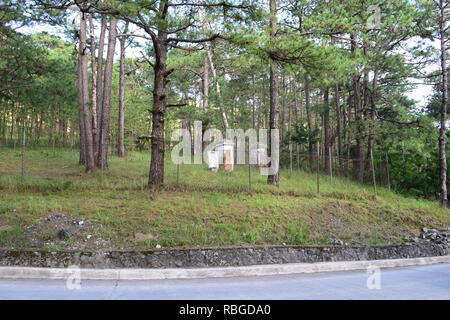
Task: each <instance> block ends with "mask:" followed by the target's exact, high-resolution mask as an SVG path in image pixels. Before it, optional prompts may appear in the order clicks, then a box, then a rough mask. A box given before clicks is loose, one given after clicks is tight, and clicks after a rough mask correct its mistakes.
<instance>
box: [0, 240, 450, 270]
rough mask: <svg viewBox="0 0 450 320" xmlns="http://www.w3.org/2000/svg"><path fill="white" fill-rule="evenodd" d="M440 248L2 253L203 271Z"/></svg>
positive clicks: (1, 262) (422, 253)
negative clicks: (210, 268)
mask: <svg viewBox="0 0 450 320" xmlns="http://www.w3.org/2000/svg"><path fill="white" fill-rule="evenodd" d="M449 253H450V252H449V250H448V249H444V248H443V247H442V246H440V245H437V244H432V243H430V244H403V245H393V246H370V247H363V246H348V247H347V246H335V247H321V246H308V247H304V246H270V247H251V248H248V247H237V248H203V249H159V250H114V251H77V250H54V249H0V266H23V267H48V268H58V267H68V266H70V265H77V266H79V267H81V268H96V269H97V268H113V269H114V268H204V267H229V266H250V265H266V264H283V263H314V262H329V261H361V260H381V259H403V258H418V257H433V256H442V255H446V254H449Z"/></svg>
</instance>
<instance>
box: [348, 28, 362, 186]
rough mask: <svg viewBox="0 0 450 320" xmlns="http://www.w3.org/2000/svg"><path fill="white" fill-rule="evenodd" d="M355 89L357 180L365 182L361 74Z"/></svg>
mask: <svg viewBox="0 0 450 320" xmlns="http://www.w3.org/2000/svg"><path fill="white" fill-rule="evenodd" d="M351 39H352V41H351V51H352V53H355V52H356V41H355V37H354V35H353V34H352V35H351ZM353 91H354V103H355V121H356V122H357V132H356V145H357V155H356V157H357V161H356V180H357V181H358V182H359V183H363V182H364V165H365V158H364V128H363V124H362V121H363V114H362V103H361V84H360V82H359V75H354V76H353Z"/></svg>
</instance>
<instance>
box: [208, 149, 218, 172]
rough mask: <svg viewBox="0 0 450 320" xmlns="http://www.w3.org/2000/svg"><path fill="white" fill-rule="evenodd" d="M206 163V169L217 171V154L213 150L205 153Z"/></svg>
mask: <svg viewBox="0 0 450 320" xmlns="http://www.w3.org/2000/svg"><path fill="white" fill-rule="evenodd" d="M206 162H207V163H208V169H210V170H212V171H217V170H218V169H219V153H218V152H217V151H213V150H209V151H207V152H206Z"/></svg>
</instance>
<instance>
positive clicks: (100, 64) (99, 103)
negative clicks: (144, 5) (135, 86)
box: [95, 15, 107, 159]
mask: <svg viewBox="0 0 450 320" xmlns="http://www.w3.org/2000/svg"><path fill="white" fill-rule="evenodd" d="M106 23H107V22H106V17H105V16H104V15H102V20H101V27H100V38H99V42H98V56H97V72H96V87H97V97H96V106H97V112H96V113H97V141H96V145H97V150H96V151H95V152H96V155H97V157H96V159H98V149H99V145H100V134H99V132H98V130H99V125H100V120H101V114H102V110H101V108H102V105H103V53H104V49H105V34H106Z"/></svg>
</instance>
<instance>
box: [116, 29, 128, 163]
mask: <svg viewBox="0 0 450 320" xmlns="http://www.w3.org/2000/svg"><path fill="white" fill-rule="evenodd" d="M126 29H127V28H125V30H126ZM125 33H126V32H125ZM119 42H120V75H119V123H118V129H119V135H118V141H117V155H118V156H119V157H124V156H125V144H124V140H125V38H124V37H121V38H120V39H119Z"/></svg>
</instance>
